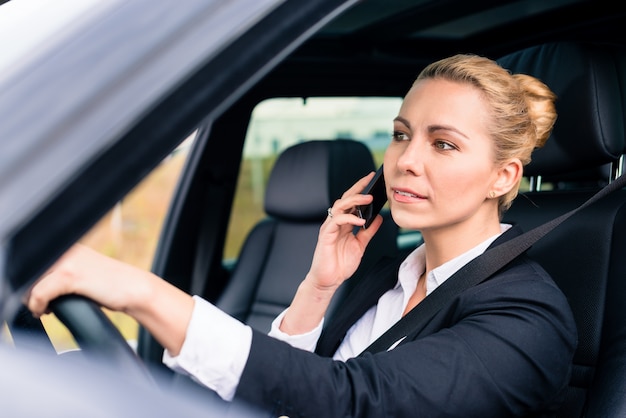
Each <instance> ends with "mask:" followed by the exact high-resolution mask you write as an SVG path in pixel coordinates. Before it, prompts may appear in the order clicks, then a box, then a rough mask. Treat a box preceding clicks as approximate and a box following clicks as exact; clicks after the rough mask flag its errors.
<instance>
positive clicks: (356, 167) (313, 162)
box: [265, 139, 375, 222]
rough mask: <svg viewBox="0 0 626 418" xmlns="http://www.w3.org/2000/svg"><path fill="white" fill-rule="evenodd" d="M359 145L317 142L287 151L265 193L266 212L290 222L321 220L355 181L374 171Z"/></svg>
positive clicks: (280, 158) (270, 179) (368, 158)
mask: <svg viewBox="0 0 626 418" xmlns="http://www.w3.org/2000/svg"><path fill="white" fill-rule="evenodd" d="M374 170H375V165H374V159H373V158H372V154H371V152H370V150H369V149H368V148H367V147H366V146H365V145H364V144H363V143H361V142H358V141H354V140H348V139H336V140H328V141H323V140H316V141H308V142H303V143H300V144H296V145H293V146H291V147H290V148H287V149H286V150H284V151H283V152H282V154H281V155H280V156H279V157H278V160H277V161H276V164H275V165H274V168H273V170H272V173H271V174H270V178H269V181H268V184H267V189H266V192H265V212H266V213H267V214H268V215H270V216H272V217H275V218H282V219H286V220H290V221H300V222H310V221H320V222H321V221H323V220H324V218H325V217H326V209H327V208H329V207H330V206H332V204H333V203H334V202H335V200H337V199H338V198H339V197H341V195H342V194H343V192H345V191H346V190H347V189H349V188H350V187H351V186H352V185H353V184H354V183H355V182H356V181H357V180H358V179H360V178H361V177H363V176H365V175H366V174H367V173H369V172H371V171H374Z"/></svg>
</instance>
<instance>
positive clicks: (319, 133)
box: [224, 97, 402, 264]
mask: <svg viewBox="0 0 626 418" xmlns="http://www.w3.org/2000/svg"><path fill="white" fill-rule="evenodd" d="M401 102H402V99H401V98H399V97H325V98H316V97H314V98H306V99H302V98H278V99H269V100H266V101H264V102H261V103H259V104H258V105H257V107H256V108H255V109H254V111H253V113H252V119H251V121H250V125H249V128H248V133H247V136H246V142H245V146H244V155H243V161H242V165H241V170H240V173H239V181H238V185H237V191H236V195H235V201H234V206H233V210H232V214H231V218H230V224H229V227H228V235H227V238H226V246H225V251H224V261H225V263H226V264H228V263H230V262H232V261H233V260H235V259H236V258H237V255H238V254H239V251H240V249H241V246H242V245H243V241H244V239H245V237H246V236H247V234H248V232H249V231H250V229H251V228H252V227H253V226H254V224H256V223H257V222H258V221H260V220H261V219H263V218H264V217H265V216H266V215H265V212H264V211H263V197H264V194H265V186H266V184H267V180H268V178H269V174H270V171H271V169H272V167H273V165H274V162H275V161H276V157H277V156H278V155H279V154H280V153H281V152H282V151H283V150H284V149H285V148H287V147H289V146H291V145H294V144H296V143H298V142H304V141H309V140H316V139H324V140H327V139H339V138H343V139H354V140H357V141H362V142H363V143H365V144H366V145H367V146H368V147H369V149H370V150H371V151H372V155H373V156H374V161H375V162H376V165H377V166H378V165H380V164H381V163H382V161H383V155H384V152H385V149H386V148H387V145H388V144H389V140H390V138H391V133H392V128H393V119H394V118H395V117H396V116H397V115H398V110H399V109H400V104H401Z"/></svg>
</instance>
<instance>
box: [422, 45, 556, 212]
mask: <svg viewBox="0 0 626 418" xmlns="http://www.w3.org/2000/svg"><path fill="white" fill-rule="evenodd" d="M431 78H440V79H445V80H448V81H453V82H458V83H469V84H471V85H473V86H475V87H476V88H478V89H479V90H480V91H481V92H482V94H483V97H484V98H485V100H486V102H487V105H488V107H489V109H490V114H491V121H492V123H491V124H490V126H489V128H488V129H489V133H490V135H491V137H492V138H493V141H494V150H495V152H494V156H495V157H494V158H495V164H496V165H500V164H502V163H504V162H506V161H508V160H510V159H511V158H519V160H520V161H521V162H522V164H523V165H526V164H528V163H529V162H530V159H531V154H532V151H533V150H534V149H535V148H539V147H542V146H543V145H544V144H545V142H546V140H547V139H548V137H549V136H550V133H551V132H552V128H553V126H554V122H555V121H556V117H557V114H556V108H555V105H554V102H555V100H556V95H555V94H554V93H553V92H552V91H551V90H550V88H548V86H546V85H545V84H544V83H542V82H541V81H540V80H539V79H537V78H535V77H532V76H529V75H526V74H511V73H510V72H509V71H507V70H505V69H504V68H502V67H501V66H500V65H498V63H496V62H495V61H493V60H491V59H488V58H484V57H480V56H477V55H472V54H458V55H454V56H452V57H449V58H445V59H442V60H440V61H436V62H434V63H432V64H430V65H428V66H427V67H426V68H424V70H423V71H422V72H421V73H420V75H419V76H418V77H417V80H416V81H415V82H416V83H417V82H418V81H420V80H425V79H431ZM518 189H519V183H518V185H517V186H516V187H514V188H513V189H511V190H510V191H509V192H508V193H506V194H505V195H503V196H501V197H500V199H499V204H498V209H499V213H500V215H502V214H503V213H504V212H505V211H506V210H507V209H508V208H509V207H510V206H511V203H512V202H513V199H515V197H516V196H517V193H518Z"/></svg>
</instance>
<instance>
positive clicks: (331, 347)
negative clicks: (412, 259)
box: [315, 251, 408, 357]
mask: <svg viewBox="0 0 626 418" xmlns="http://www.w3.org/2000/svg"><path fill="white" fill-rule="evenodd" d="M407 255H408V252H404V251H403V252H402V254H401V255H399V256H398V257H396V258H394V259H391V260H390V259H389V258H384V259H382V260H381V261H379V262H378V263H377V264H376V265H375V266H374V267H373V268H372V270H370V271H369V272H368V273H367V274H366V275H365V276H363V277H362V279H361V280H360V281H359V282H358V283H357V284H356V285H355V286H354V288H353V289H352V290H351V291H350V292H349V293H348V295H347V296H346V297H345V298H344V300H343V302H342V306H341V308H340V309H339V311H338V312H337V315H336V316H335V317H334V318H333V319H331V320H330V321H329V323H327V324H326V326H325V327H324V330H323V331H322V335H321V336H320V339H319V340H318V342H317V347H316V349H315V352H316V353H317V354H319V355H322V356H326V357H331V356H332V355H333V354H334V353H335V351H336V350H337V348H338V347H339V344H340V343H341V340H342V339H343V337H344V336H345V334H346V332H348V329H350V327H351V326H352V325H353V324H354V323H355V322H356V321H357V320H358V319H359V318H360V317H361V316H363V315H364V314H365V312H367V310H368V309H370V308H371V307H372V306H374V305H375V304H376V303H377V302H378V299H379V298H380V297H381V296H382V295H383V294H384V293H385V292H386V291H388V290H389V289H391V288H393V286H394V285H395V284H396V282H397V281H398V269H399V268H400V264H402V262H403V261H404V259H405V258H406V256H407Z"/></svg>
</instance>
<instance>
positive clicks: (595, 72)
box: [498, 42, 626, 417]
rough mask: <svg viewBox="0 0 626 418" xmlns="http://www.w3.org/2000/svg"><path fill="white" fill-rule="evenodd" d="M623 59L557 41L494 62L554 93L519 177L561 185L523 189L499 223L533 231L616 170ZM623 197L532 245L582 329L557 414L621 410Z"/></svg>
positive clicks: (625, 278)
mask: <svg viewBox="0 0 626 418" xmlns="http://www.w3.org/2000/svg"><path fill="white" fill-rule="evenodd" d="M624 57H626V55H625V53H624V50H622V49H620V48H618V47H613V46H611V45H600V44H587V43H567V42H559V43H551V44H545V45H539V46H535V47H531V48H528V49H525V50H522V51H519V52H516V53H513V54H510V55H507V56H505V57H502V58H501V59H499V60H498V62H499V63H500V64H501V65H502V66H503V67H504V68H507V69H509V70H511V71H512V72H513V73H526V74H531V75H533V76H536V77H538V78H539V79H541V80H542V81H544V82H545V83H546V84H547V85H548V86H550V87H551V88H552V90H553V91H554V92H555V93H556V94H557V96H558V100H557V103H556V106H557V112H558V119H557V122H556V125H555V128H554V131H553V134H552V136H551V137H550V139H549V140H548V142H547V143H546V145H545V146H544V147H543V148H541V149H538V150H536V151H535V152H534V153H533V160H532V162H531V163H530V164H529V165H528V166H527V167H526V169H525V175H528V176H529V177H530V178H531V179H533V180H534V181H532V182H531V184H532V183H536V180H538V179H541V178H542V177H544V178H549V179H550V181H551V182H554V183H555V184H556V183H558V182H559V181H560V180H563V181H564V182H565V183H566V184H567V187H556V188H554V189H553V190H549V191H531V192H528V193H524V194H520V196H518V197H517V199H516V200H515V202H514V203H513V205H512V207H511V208H510V210H509V211H508V212H507V213H505V215H504V221H505V222H510V223H518V224H520V225H521V226H522V227H523V228H524V229H525V230H529V229H531V228H532V227H534V226H537V225H539V224H541V223H544V222H546V221H548V220H550V219H552V218H554V217H556V216H558V215H560V214H562V213H564V212H567V211H569V210H570V209H573V208H574V207H576V206H578V205H580V204H581V203H582V202H583V201H585V200H586V199H587V198H589V197H590V196H591V195H592V194H593V193H594V192H596V191H597V189H598V188H599V187H600V185H601V184H602V183H603V182H602V181H598V180H599V179H598V173H607V170H606V167H607V164H609V165H610V166H611V167H613V170H611V171H612V173H613V174H612V175H613V177H614V176H615V174H619V173H620V172H621V167H620V165H619V164H620V157H621V156H622V154H623V152H624V143H625V138H624V117H625V115H626V113H625V112H624V110H625V109H624V85H623V80H624V79H625V77H626V75H625V74H623V73H622V72H621V71H620V68H622V65H621V63H623V62H624V61H623V60H624ZM586 176H587V177H586ZM573 179H574V180H573ZM608 180H609V178H607V179H606V181H608ZM606 181H605V182H606ZM625 203H626V191H624V190H619V191H617V192H614V193H613V194H611V195H609V196H608V197H606V198H605V199H603V200H602V201H600V202H597V203H596V204H594V205H592V206H590V207H588V208H586V209H585V210H583V211H581V212H579V213H578V214H576V215H575V216H573V217H572V218H570V219H568V220H567V221H565V222H564V223H563V224H561V225H560V226H559V227H557V228H556V229H555V230H554V231H552V232H551V233H550V234H548V235H547V236H546V237H544V238H543V239H541V240H540V241H539V242H537V243H536V244H535V245H534V246H533V247H532V248H531V249H530V250H529V254H530V255H531V256H532V257H533V258H535V259H536V260H537V261H539V262H540V263H541V264H542V265H543V267H544V268H545V269H546V270H547V271H548V272H549V273H550V274H551V275H552V277H553V278H554V280H555V281H556V283H557V284H558V285H559V286H560V287H561V289H562V290H563V292H564V293H565V295H566V296H567V298H568V301H569V303H570V305H571V307H572V310H573V313H574V317H575V320H576V324H577V328H578V336H579V341H578V347H577V350H576V353H575V355H574V359H573V372H572V376H571V381H570V384H569V387H568V389H567V392H566V397H565V401H564V404H563V406H562V408H561V410H560V411H559V414H558V416H561V417H581V416H585V417H618V416H619V417H624V416H626V311H625V307H626V257H625V254H626V252H625V251H626V205H625ZM538 343H540V341H539V342H538Z"/></svg>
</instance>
